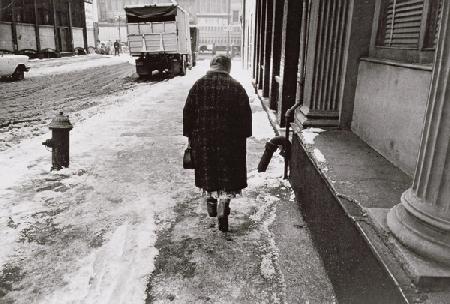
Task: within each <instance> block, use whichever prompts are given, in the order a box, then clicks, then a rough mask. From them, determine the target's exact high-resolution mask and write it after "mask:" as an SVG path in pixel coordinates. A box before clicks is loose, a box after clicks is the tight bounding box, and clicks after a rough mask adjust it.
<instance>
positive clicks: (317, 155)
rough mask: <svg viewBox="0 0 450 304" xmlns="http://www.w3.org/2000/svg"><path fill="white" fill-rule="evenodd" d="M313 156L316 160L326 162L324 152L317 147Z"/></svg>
mask: <svg viewBox="0 0 450 304" xmlns="http://www.w3.org/2000/svg"><path fill="white" fill-rule="evenodd" d="M313 156H314V158H315V160H317V161H318V162H319V163H324V162H326V160H325V156H324V155H323V154H322V152H320V150H319V149H317V148H315V149H314V150H313Z"/></svg>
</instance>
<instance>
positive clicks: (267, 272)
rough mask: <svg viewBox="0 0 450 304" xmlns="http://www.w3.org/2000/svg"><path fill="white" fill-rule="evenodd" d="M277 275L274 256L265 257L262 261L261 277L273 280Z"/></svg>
mask: <svg viewBox="0 0 450 304" xmlns="http://www.w3.org/2000/svg"><path fill="white" fill-rule="evenodd" d="M275 274H276V271H275V268H274V267H273V263H272V256H271V255H269V254H266V255H264V256H263V258H262V261H261V275H262V276H263V277H264V278H265V279H266V280H270V279H272V278H273V277H274V276H275Z"/></svg>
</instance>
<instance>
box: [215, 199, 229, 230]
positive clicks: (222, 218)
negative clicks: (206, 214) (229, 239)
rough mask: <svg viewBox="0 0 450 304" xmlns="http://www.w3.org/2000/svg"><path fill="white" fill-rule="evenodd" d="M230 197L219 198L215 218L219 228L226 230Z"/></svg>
mask: <svg viewBox="0 0 450 304" xmlns="http://www.w3.org/2000/svg"><path fill="white" fill-rule="evenodd" d="M230 201H231V200H230V199H219V204H218V206H217V219H218V222H219V230H220V231H222V232H227V231H228V216H229V215H230V211H231V209H230Z"/></svg>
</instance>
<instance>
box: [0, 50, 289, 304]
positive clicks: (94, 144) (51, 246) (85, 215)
mask: <svg viewBox="0 0 450 304" xmlns="http://www.w3.org/2000/svg"><path fill="white" fill-rule="evenodd" d="M96 60H97V59H96ZM96 60H93V61H92V62H91V61H88V62H84V63H83V64H84V67H86V66H92V65H93V64H94V63H95V62H96ZM98 60H100V61H99V63H102V64H103V63H105V64H109V63H110V62H111V61H113V60H122V58H117V59H114V58H110V59H104V60H103V59H98ZM110 60H111V61H110ZM72 64H73V65H72ZM95 64H96V63H95ZM238 64H240V62H234V67H233V71H232V75H233V77H235V78H236V79H238V80H239V81H241V82H242V83H243V85H244V87H245V88H246V90H247V92H248V94H249V96H250V100H251V101H252V109H253V110H254V111H253V112H254V114H253V123H254V126H253V127H254V129H253V132H254V136H253V139H252V140H253V141H256V142H255V144H260V145H263V143H261V142H258V141H259V140H262V139H266V138H271V137H273V136H274V132H273V129H272V128H271V127H270V124H269V122H268V121H267V116H265V115H266V114H265V112H264V111H262V109H261V108H260V107H261V105H260V104H259V101H257V99H255V98H254V95H253V93H252V91H253V89H252V87H251V84H250V77H249V76H248V74H247V72H243V71H242V70H241V69H240V68H239V67H238V66H237V65H238ZM75 65H76V63H71V64H69V67H64V69H66V71H69V70H70V69H73V68H74V66H75ZM80 65H81V63H80ZM206 65H207V62H200V63H199V66H200V67H198V68H196V69H194V70H193V71H191V72H190V73H189V74H188V75H190V77H177V78H175V79H172V80H170V81H167V82H162V83H158V84H156V85H153V86H151V88H149V85H148V84H145V83H144V84H139V85H138V86H137V87H136V88H135V89H134V90H130V91H128V92H126V93H125V94H124V95H121V96H114V97H113V98H117V99H118V101H121V102H117V103H114V104H113V105H110V106H108V107H106V108H102V109H100V112H99V113H98V114H97V115H94V116H92V117H90V118H89V119H87V120H83V121H80V122H79V123H78V124H76V125H75V127H74V129H73V130H72V131H71V165H70V169H64V170H61V171H59V172H51V173H50V172H49V167H50V152H49V151H47V150H45V149H44V147H43V146H42V145H41V142H42V141H43V140H44V139H45V138H48V137H49V134H46V135H45V136H42V137H36V138H33V139H30V140H27V141H24V142H23V143H21V144H20V145H18V146H16V147H14V148H11V149H9V150H7V151H4V152H0V166H1V167H2V168H4V170H2V171H1V172H0V237H1V239H2V247H0V266H1V267H2V268H3V270H4V272H5V269H6V270H8V271H9V272H10V273H13V274H14V275H15V276H16V279H17V282H16V283H17V284H18V285H17V286H16V285H15V286H14V290H11V291H9V293H8V294H7V297H8V298H7V299H5V300H8V299H14V300H15V303H18V304H21V303H27V304H28V303H45V304H52V303H55V304H56V303H58V304H66V303H73V304H75V303H80V304H94V303H96V304H97V303H98V304H103V303H104V304H106V303H108V304H109V303H111V304H116V303H117V304H125V303H126V304H141V303H144V300H145V289H146V283H147V281H148V278H149V275H150V274H151V273H152V271H153V269H154V267H155V265H154V262H153V259H154V258H155V256H157V254H158V250H157V249H156V248H155V241H156V236H157V233H158V230H159V229H160V227H158V223H157V222H156V220H155V218H159V219H161V218H162V217H164V216H163V215H165V216H166V217H168V218H169V219H170V218H171V216H173V215H172V208H173V207H174V205H175V204H176V203H177V202H179V201H183V200H185V199H186V198H189V197H192V195H197V194H193V193H194V192H193V185H192V172H191V171H189V172H188V171H186V170H184V171H183V170H180V166H181V164H180V159H181V156H182V151H183V148H184V146H185V144H186V139H185V138H184V137H182V136H181V131H180V129H181V127H180V126H181V123H182V119H181V110H182V107H180V99H182V98H184V97H185V95H186V93H187V90H188V89H189V88H190V86H191V85H192V84H193V82H194V81H195V79H196V78H198V77H200V76H201V75H202V74H203V73H204V71H205V70H206ZM53 68H54V69H58V68H61V67H58V66H54V67H50V66H49V67H47V68H45V67H43V68H42V69H43V71H51V69H53ZM174 88H176V89H174ZM182 103H183V102H181V104H182ZM174 106H176V107H177V110H176V111H175V112H174ZM174 113H175V115H174ZM264 121H265V123H264ZM177 130H178V131H177ZM282 174H283V159H282V158H281V157H280V156H278V155H276V156H274V158H273V159H272V161H271V164H270V165H269V170H268V172H265V173H258V172H256V170H253V171H251V172H249V174H248V184H249V187H248V189H247V191H249V192H252V191H253V192H255V193H260V189H263V188H264V189H270V188H276V187H286V186H289V185H288V183H287V182H286V181H284V180H283V179H282ZM187 177H188V181H189V182H188V183H186V178H187ZM260 194H261V195H260V196H258V197H257V199H256V200H254V199H253V200H251V201H250V200H249V199H248V198H246V197H245V196H244V197H242V198H239V199H236V200H234V201H233V208H235V209H237V210H241V211H245V210H247V211H248V212H250V211H251V210H255V213H254V214H253V215H252V216H251V220H252V221H254V222H255V223H259V224H260V225H262V227H263V233H264V234H265V235H266V236H267V238H268V242H266V244H265V245H263V244H261V246H265V247H264V248H263V249H262V250H264V252H265V254H264V255H263V256H262V259H261V262H260V271H261V275H262V276H263V277H265V278H266V279H268V280H270V279H271V278H273V277H274V276H280V277H281V280H282V275H281V274H280V273H279V270H278V267H277V262H276V260H277V248H276V245H275V242H274V240H273V236H272V234H271V232H270V231H269V227H270V225H271V224H272V223H273V221H274V219H275V216H276V213H275V211H276V202H278V201H279V198H278V197H276V196H274V195H269V194H267V193H260ZM252 208H253V209H252ZM156 215H158V216H156ZM0 279H1V278H0ZM181 298H182V296H181ZM281 298H282V297H281V296H280V295H276V294H274V301H273V303H275V302H279V299H281Z"/></svg>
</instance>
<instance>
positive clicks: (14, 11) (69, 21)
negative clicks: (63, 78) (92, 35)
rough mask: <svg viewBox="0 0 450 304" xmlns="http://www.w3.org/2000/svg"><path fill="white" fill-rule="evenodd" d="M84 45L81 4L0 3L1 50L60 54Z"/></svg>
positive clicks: (61, 0) (50, 0)
mask: <svg viewBox="0 0 450 304" xmlns="http://www.w3.org/2000/svg"><path fill="white" fill-rule="evenodd" d="M87 45H88V44H87V30H86V17H85V1H84V0H77V1H68V0H43V1H36V0H21V1H17V0H1V1H0V50H3V51H7V52H15V53H29V54H39V53H52V54H60V53H64V52H68V53H70V52H76V51H81V50H85V49H87Z"/></svg>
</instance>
